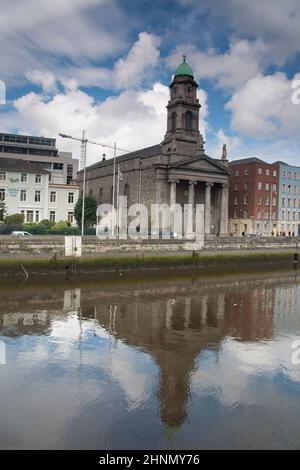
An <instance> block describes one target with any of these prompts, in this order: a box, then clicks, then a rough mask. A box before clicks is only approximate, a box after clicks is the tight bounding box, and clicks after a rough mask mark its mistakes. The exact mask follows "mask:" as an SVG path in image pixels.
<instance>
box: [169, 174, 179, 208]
mask: <svg viewBox="0 0 300 470" xmlns="http://www.w3.org/2000/svg"><path fill="white" fill-rule="evenodd" d="M177 183H178V180H174V181H170V206H172V205H173V204H176V184H177Z"/></svg>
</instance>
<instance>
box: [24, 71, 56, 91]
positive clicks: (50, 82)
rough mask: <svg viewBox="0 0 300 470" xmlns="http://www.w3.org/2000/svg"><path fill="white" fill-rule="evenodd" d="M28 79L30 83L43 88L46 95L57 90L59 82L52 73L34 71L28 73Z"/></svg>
mask: <svg viewBox="0 0 300 470" xmlns="http://www.w3.org/2000/svg"><path fill="white" fill-rule="evenodd" d="M26 78H27V79H28V80H29V81H30V83H33V84H34V85H38V86H41V87H42V90H43V91H44V92H45V93H47V92H52V91H55V89H56V82H57V80H56V78H55V76H54V75H53V73H51V72H46V71H42V70H39V69H33V70H29V71H28V72H27V74H26Z"/></svg>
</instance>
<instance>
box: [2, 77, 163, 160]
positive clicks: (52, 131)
mask: <svg viewBox="0 0 300 470" xmlns="http://www.w3.org/2000/svg"><path fill="white" fill-rule="evenodd" d="M71 85H73V87H72V86H69V88H66V89H65V90H64V91H63V92H60V93H57V94H55V95H54V96H53V97H52V98H51V99H49V98H45V97H44V96H43V95H42V94H38V93H34V92H30V93H27V94H26V95H24V96H22V97H20V98H18V99H16V100H15V101H14V103H13V106H14V110H13V111H12V112H10V113H7V114H2V116H1V117H0V128H2V129H12V128H18V129H19V131H20V132H26V133H30V134H31V133H32V134H36V135H47V136H53V137H57V136H58V133H59V132H63V133H67V134H72V135H74V136H81V132H82V129H87V130H88V137H89V138H90V139H93V140H96V141H100V142H105V143H108V144H112V143H113V142H114V141H116V142H117V144H118V146H119V147H122V148H125V149H129V150H136V149H139V148H143V147H147V146H149V145H154V144H157V143H159V142H161V141H162V139H163V136H164V132H165V128H166V119H167V117H166V103H167V101H168V98H169V89H168V87H166V86H164V85H162V84H160V83H155V84H154V86H153V87H152V88H151V89H150V90H147V91H132V90H126V91H123V92H122V93H121V94H120V95H118V96H116V97H109V98H107V99H106V100H104V101H102V102H96V101H95V100H94V98H93V97H92V96H90V95H88V94H87V93H85V92H83V91H82V90H80V89H77V88H74V83H71ZM58 145H59V148H60V149H61V150H63V149H65V150H71V151H73V152H74V154H75V156H77V157H78V156H79V144H77V143H74V142H72V141H67V140H61V139H60V138H58ZM103 151H104V150H103ZM105 151H106V150H105ZM101 153H102V150H101V148H99V147H95V146H94V147H93V146H89V150H88V163H89V164H90V163H93V162H94V161H96V159H99V156H100V154H101ZM106 153H107V154H108V157H109V156H110V151H109V150H108V151H106Z"/></svg>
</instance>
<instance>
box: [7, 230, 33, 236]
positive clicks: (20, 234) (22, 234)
mask: <svg viewBox="0 0 300 470" xmlns="http://www.w3.org/2000/svg"><path fill="white" fill-rule="evenodd" d="M11 234H12V235H16V236H19V237H31V236H32V235H31V233H29V232H22V231H14V232H11Z"/></svg>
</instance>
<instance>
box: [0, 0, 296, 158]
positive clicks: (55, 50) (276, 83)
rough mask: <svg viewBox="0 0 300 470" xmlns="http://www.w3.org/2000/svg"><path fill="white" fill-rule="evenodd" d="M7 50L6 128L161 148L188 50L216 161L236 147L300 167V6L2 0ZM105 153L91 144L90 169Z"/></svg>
mask: <svg viewBox="0 0 300 470" xmlns="http://www.w3.org/2000/svg"><path fill="white" fill-rule="evenodd" d="M0 53H1V64H0V80H3V81H4V82H5V84H6V90H7V93H6V94H7V104H6V105H0V129H1V130H2V131H6V132H10V131H18V132H23V133H33V134H42V135H46V136H51V137H57V136H58V133H59V132H64V133H68V134H73V135H75V136H80V135H81V131H82V129H86V130H87V132H88V137H90V138H91V139H94V140H97V141H99V142H107V143H108V144H112V143H113V142H114V141H115V140H116V141H117V144H118V146H119V147H122V148H126V149H129V150H135V149H138V148H142V147H146V146H148V145H152V144H156V143H158V142H160V141H161V140H162V138H163V135H164V132H165V127H166V109H165V105H166V103H167V100H168V84H169V83H170V81H171V77H172V73H173V72H174V70H175V68H176V66H177V65H178V63H179V62H181V58H182V54H183V53H185V54H186V55H187V61H188V63H189V64H190V65H191V67H192V68H193V70H194V73H195V78H196V80H197V81H198V83H199V99H200V102H201V104H202V108H201V119H200V130H201V132H202V133H203V134H204V135H205V140H206V150H207V153H208V154H209V155H211V156H213V157H219V156H220V154H221V148H222V144H223V143H227V146H228V154H229V158H230V159H235V158H240V157H247V156H258V157H260V158H263V159H266V160H267V161H274V160H278V159H280V160H285V161H287V162H288V163H293V164H299V165H300V159H299V156H300V119H299V118H300V104H299V105H296V104H293V103H292V99H291V98H292V94H293V90H292V83H293V82H294V81H295V80H300V2H299V0H285V1H284V2H283V1H282V0H253V1H252V2H242V1H240V0H226V1H225V0H165V1H162V0H160V1H159V0H152V1H149V0H52V1H51V2H49V1H48V0H40V1H37V0H26V1H25V0H15V1H14V2H11V1H9V0H1V12H0ZM58 145H59V148H60V149H62V150H72V151H73V152H74V153H75V155H76V156H78V154H79V148H78V145H77V144H76V143H73V142H70V141H66V140H61V139H60V138H58ZM100 153H102V150H101V149H100ZM100 153H99V147H91V146H90V147H89V152H88V162H89V163H92V162H95V161H96V160H97V159H99V157H100ZM106 153H107V155H108V157H109V156H110V151H109V150H107V151H106Z"/></svg>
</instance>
